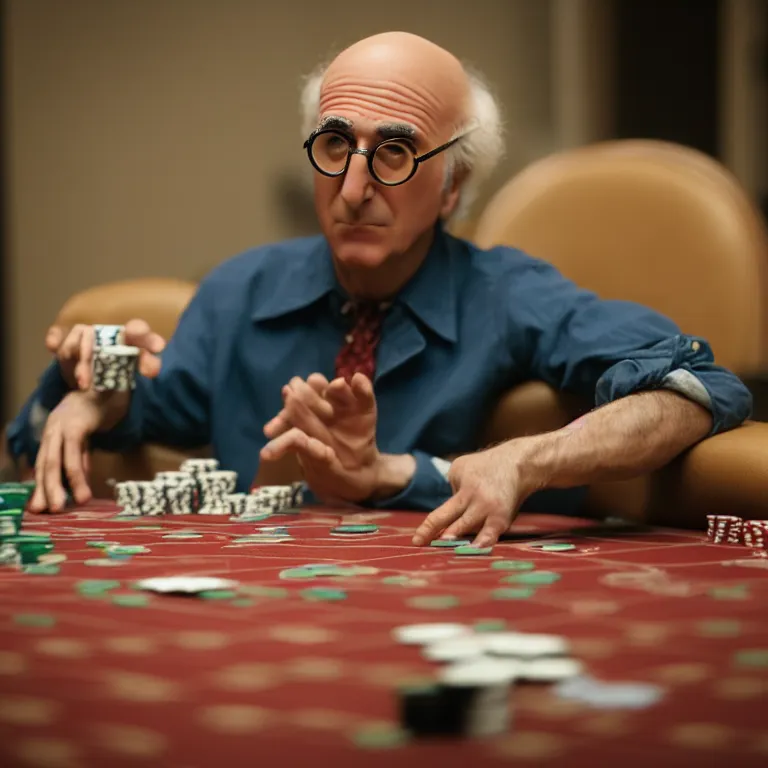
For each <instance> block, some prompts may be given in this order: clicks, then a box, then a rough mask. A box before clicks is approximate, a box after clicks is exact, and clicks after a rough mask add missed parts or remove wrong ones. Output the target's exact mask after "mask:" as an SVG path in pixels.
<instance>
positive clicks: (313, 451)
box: [261, 427, 335, 464]
mask: <svg viewBox="0 0 768 768" xmlns="http://www.w3.org/2000/svg"><path fill="white" fill-rule="evenodd" d="M288 453H296V454H299V455H300V456H302V457H303V458H305V459H310V460H313V461H319V462H322V463H325V464H330V463H331V462H332V461H333V459H334V458H335V454H334V452H333V449H332V448H331V447H330V446H328V445H326V444H325V443H322V442H320V440H317V439H316V438H314V437H310V436H309V435H306V434H305V433H304V432H302V431H301V430H300V429H297V428H296V427H293V428H292V429H289V430H288V431H287V432H286V433H285V434H283V435H280V436H279V437H276V438H275V439H274V440H270V441H269V442H268V443H267V444H266V445H265V446H264V447H263V448H262V449H261V458H262V459H264V460H265V461H276V460H277V459H280V458H282V457H283V456H285V455H286V454H288Z"/></svg>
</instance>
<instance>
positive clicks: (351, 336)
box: [344, 333, 355, 344]
mask: <svg viewBox="0 0 768 768" xmlns="http://www.w3.org/2000/svg"><path fill="white" fill-rule="evenodd" d="M354 340H355V337H354V336H353V335H352V334H351V333H348V334H347V335H346V336H345V337H344V341H346V342H347V344H351V343H352V342H353V341H354Z"/></svg>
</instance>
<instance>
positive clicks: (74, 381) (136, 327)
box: [45, 320, 165, 389]
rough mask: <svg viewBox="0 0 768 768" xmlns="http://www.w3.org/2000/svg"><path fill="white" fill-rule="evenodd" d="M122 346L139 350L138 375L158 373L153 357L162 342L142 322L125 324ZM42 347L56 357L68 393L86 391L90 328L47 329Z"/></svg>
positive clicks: (91, 341)
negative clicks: (71, 390)
mask: <svg viewBox="0 0 768 768" xmlns="http://www.w3.org/2000/svg"><path fill="white" fill-rule="evenodd" d="M125 343H126V344H127V345H129V346H132V347H138V348H139V349H140V350H141V354H140V356H139V371H140V372H141V373H142V374H143V375H144V376H148V377H150V378H153V377H155V376H157V374H158V373H160V359H159V358H158V357H157V355H158V354H159V353H160V352H162V351H163V349H164V348H165V340H164V339H163V337H162V336H160V335H159V334H157V333H154V331H152V329H151V328H150V327H149V324H148V323H146V322H145V321H144V320H129V321H128V322H127V323H126V324H125ZM45 345H46V347H48V349H49V350H50V351H51V352H52V353H53V354H55V355H56V357H57V358H58V360H59V367H60V368H61V375H62V376H63V377H64V380H65V381H66V382H67V384H69V386H70V387H71V388H72V389H88V388H89V387H90V386H91V381H92V365H93V347H94V334H93V328H92V327H91V326H90V325H80V324H78V325H75V326H73V327H72V328H71V329H70V330H69V332H66V331H65V330H64V329H62V328H61V327H59V326H56V325H54V326H51V328H49V329H48V333H47V334H46V336H45Z"/></svg>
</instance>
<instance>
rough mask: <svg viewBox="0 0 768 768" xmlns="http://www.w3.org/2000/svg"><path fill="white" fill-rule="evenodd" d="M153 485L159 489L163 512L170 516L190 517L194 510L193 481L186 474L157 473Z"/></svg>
mask: <svg viewBox="0 0 768 768" xmlns="http://www.w3.org/2000/svg"><path fill="white" fill-rule="evenodd" d="M154 482H155V484H156V485H158V486H159V487H160V489H161V492H162V495H163V499H164V502H165V511H166V512H168V513H169V514H171V515H191V514H192V513H193V512H194V510H195V489H196V486H195V479H194V478H193V477H192V475H190V474H189V473H188V472H181V471H178V470H177V471H171V472H158V473H157V474H156V475H155V480H154Z"/></svg>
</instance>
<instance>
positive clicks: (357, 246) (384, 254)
mask: <svg viewBox="0 0 768 768" xmlns="http://www.w3.org/2000/svg"><path fill="white" fill-rule="evenodd" d="M331 247H332V249H333V254H334V256H335V257H336V259H337V260H338V261H339V262H341V263H342V264H345V265H347V266H350V267H353V266H354V267H366V268H368V269H373V268H375V267H378V266H379V265H380V264H383V263H384V262H385V261H386V260H387V259H388V258H389V255H390V252H391V249H390V248H389V247H387V245H386V244H385V243H384V242H383V241H379V242H371V241H368V242H366V241H364V240H362V239H361V240H349V239H346V238H344V239H343V240H338V241H336V242H334V243H332V244H331Z"/></svg>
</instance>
